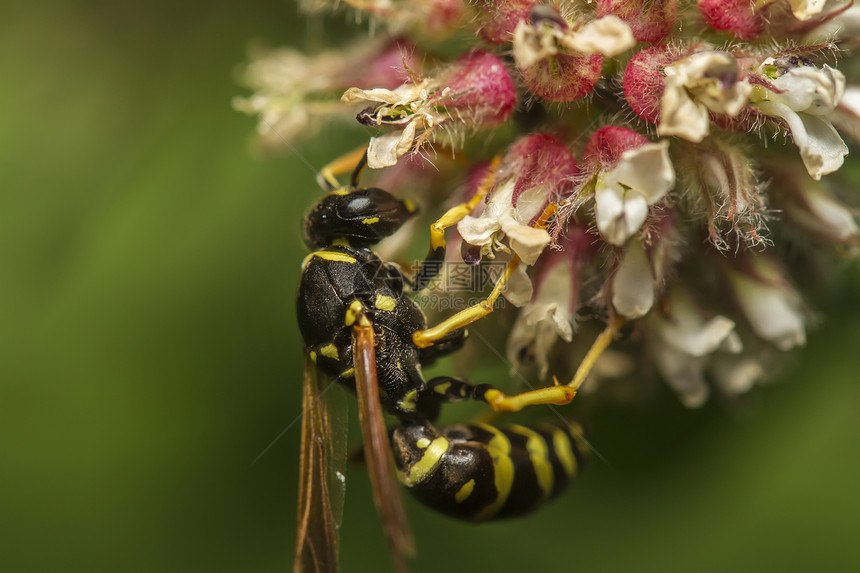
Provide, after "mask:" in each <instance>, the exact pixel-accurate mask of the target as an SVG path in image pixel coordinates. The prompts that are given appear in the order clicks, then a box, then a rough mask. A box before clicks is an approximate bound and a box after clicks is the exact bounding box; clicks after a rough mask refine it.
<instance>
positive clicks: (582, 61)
mask: <svg viewBox="0 0 860 573" xmlns="http://www.w3.org/2000/svg"><path fill="white" fill-rule="evenodd" d="M602 69H603V56H601V55H600V54H592V55H591V56H567V55H564V54H558V55H556V56H554V57H552V58H549V59H546V60H543V61H540V62H538V63H536V64H535V65H533V66H530V67H528V68H526V69H524V70H520V71H521V72H522V74H523V80H524V81H525V82H526V85H527V86H528V87H529V89H530V90H531V91H532V92H534V93H535V95H538V96H540V97H542V98H544V99H546V100H549V101H573V100H576V99H579V98H581V97H582V96H584V95H586V94H587V93H589V92H590V91H591V90H593V89H594V86H595V84H597V80H598V79H600V72H601V70H602Z"/></svg>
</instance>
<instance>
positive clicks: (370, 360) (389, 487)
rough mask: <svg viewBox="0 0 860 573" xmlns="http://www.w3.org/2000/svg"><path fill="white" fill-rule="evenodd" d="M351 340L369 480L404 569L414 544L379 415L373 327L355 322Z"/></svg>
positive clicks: (399, 567) (394, 552) (397, 566)
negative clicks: (406, 558)
mask: <svg viewBox="0 0 860 573" xmlns="http://www.w3.org/2000/svg"><path fill="white" fill-rule="evenodd" d="M358 322H361V321H358ZM352 342H353V344H352V348H353V361H354V363H355V389H356V394H357V395H358V413H359V417H360V421H361V433H362V438H363V440H364V456H365V461H366V462H367V469H368V473H369V474H370V483H371V485H372V486H373V496H374V500H375V501H376V507H377V508H379V513H380V515H381V516H382V525H383V528H384V530H385V535H386V537H387V538H388V544H389V546H390V548H391V554H392V558H393V559H394V566H395V569H396V570H397V571H399V572H405V571H406V560H405V557H406V556H407V555H411V554H412V553H414V551H415V549H414V547H415V545H414V542H413V540H412V532H411V530H410V529H409V523H408V522H407V520H406V512H405V511H404V509H403V501H402V499H401V497H400V484H399V483H398V482H397V478H396V477H395V473H394V463H393V461H392V459H391V444H390V442H389V440H388V430H387V429H386V427H385V420H384V419H383V415H382V405H381V404H380V403H379V383H378V380H377V377H376V340H375V336H374V332H373V326H372V325H371V324H369V323H368V324H365V325H360V324H358V323H356V326H354V327H353V334H352Z"/></svg>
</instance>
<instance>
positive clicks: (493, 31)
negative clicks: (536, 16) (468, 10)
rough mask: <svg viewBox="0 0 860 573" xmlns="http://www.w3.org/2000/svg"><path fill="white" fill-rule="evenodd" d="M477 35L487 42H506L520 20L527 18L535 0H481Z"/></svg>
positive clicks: (511, 37) (511, 36) (535, 2)
mask: <svg viewBox="0 0 860 573" xmlns="http://www.w3.org/2000/svg"><path fill="white" fill-rule="evenodd" d="M479 4H480V5H481V6H482V7H481V8H480V9H479V12H480V14H481V24H480V28H479V29H478V35H479V36H481V39H482V40H484V41H485V42H487V43H488V44H506V43H508V42H510V41H511V39H513V35H514V29H515V28H516V27H517V24H519V23H520V20H527V19H528V17H529V12H530V11H531V9H532V7H533V6H534V5H535V4H537V0H481V1H480V2H479Z"/></svg>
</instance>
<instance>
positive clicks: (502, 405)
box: [294, 161, 587, 572]
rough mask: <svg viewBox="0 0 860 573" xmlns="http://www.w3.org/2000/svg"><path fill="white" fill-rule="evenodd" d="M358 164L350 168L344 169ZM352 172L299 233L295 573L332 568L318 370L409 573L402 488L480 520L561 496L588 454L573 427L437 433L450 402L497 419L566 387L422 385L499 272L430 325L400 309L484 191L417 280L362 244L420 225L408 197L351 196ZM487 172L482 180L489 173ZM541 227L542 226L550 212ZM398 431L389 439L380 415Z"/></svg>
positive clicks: (432, 271)
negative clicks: (359, 444)
mask: <svg viewBox="0 0 860 573" xmlns="http://www.w3.org/2000/svg"><path fill="white" fill-rule="evenodd" d="M353 164H354V163H353ZM363 166H364V161H359V162H358V167H356V168H355V169H354V171H353V175H352V179H351V183H350V185H349V186H348V187H340V186H339V184H338V183H337V180H336V179H335V177H334V175H333V168H332V170H330V169H326V170H324V171H323V175H322V183H323V184H324V186H325V187H326V188H327V189H328V191H329V193H328V194H327V195H325V196H324V197H322V198H321V199H320V200H319V201H318V202H317V203H316V204H315V205H314V206H313V207H312V209H311V210H310V212H309V213H308V214H307V215H306V217H305V219H304V222H303V235H304V240H305V242H306V244H307V246H308V247H309V248H310V249H312V252H311V253H310V254H309V255H308V256H307V257H306V258H305V260H304V262H303V264H302V275H301V284H300V287H299V293H298V301H297V316H298V323H299V329H300V330H301V333H302V336H303V339H304V344H305V352H306V360H305V376H304V400H303V406H304V419H303V428H302V454H301V464H300V466H301V479H300V492H299V510H298V532H297V539H296V558H295V564H294V569H295V571H297V572H307V571H337V569H338V566H337V531H336V529H337V526H336V519H335V517H334V513H335V510H336V508H335V507H334V503H333V501H332V499H331V498H332V493H333V492H332V487H333V486H332V481H331V480H330V479H329V477H328V476H329V473H330V471H331V469H332V468H331V467H329V458H330V453H329V452H328V451H327V448H329V447H330V443H329V437H330V436H331V435H332V433H333V432H335V431H336V429H335V428H333V427H332V425H333V424H335V423H336V422H335V421H334V420H332V419H331V418H330V417H329V416H328V414H327V412H326V411H325V407H324V404H325V396H324V394H325V388H323V387H322V386H321V385H320V383H319V379H318V377H317V376H316V370H317V369H318V370H320V371H321V372H322V373H324V374H325V375H327V376H328V377H329V378H331V379H333V380H334V381H335V382H336V383H337V384H340V385H342V386H344V387H346V388H348V389H349V390H351V391H353V392H354V393H355V394H356V396H357V399H358V405H359V418H360V422H361V428H362V438H363V455H364V460H365V462H366V465H367V467H368V472H369V475H370V480H371V485H372V488H373V492H374V498H375V501H376V505H377V507H378V509H379V511H380V514H381V517H382V521H383V526H384V531H385V533H386V537H387V539H388V543H389V546H390V548H391V551H392V555H393V558H394V562H395V566H396V568H397V569H398V570H401V571H405V560H404V559H405V556H406V555H409V554H411V553H412V552H413V550H414V542H413V540H412V536H411V533H410V529H409V527H408V523H407V520H406V515H405V512H404V509H403V505H402V501H401V497H400V495H399V486H398V482H400V483H402V484H403V485H405V486H406V487H407V489H408V490H409V491H410V492H411V493H412V494H413V495H414V496H415V497H416V498H417V499H418V500H420V501H421V502H422V503H424V504H426V505H427V506H429V507H431V508H432V509H434V510H436V511H440V512H442V513H445V514H447V515H450V516H453V517H456V518H460V519H465V520H470V521H482V520H489V519H496V518H502V517H508V516H514V515H519V514H523V513H527V512H529V511H531V510H533V509H535V508H536V507H538V506H539V505H541V504H542V503H543V502H545V501H546V500H548V499H550V498H552V497H554V496H555V495H556V494H558V493H559V492H560V491H561V490H562V489H563V488H564V487H565V486H566V485H567V484H568V482H569V481H570V480H571V479H572V478H573V477H574V476H575V475H576V474H577V472H578V470H579V468H580V466H581V464H582V463H583V459H584V457H585V454H586V452H587V447H586V445H585V443H584V442H583V438H582V433H581V430H580V429H579V427H578V426H576V425H575V424H573V425H571V424H568V425H547V426H544V427H534V428H530V427H525V426H515V425H514V426H510V427H503V428H498V427H494V426H491V425H486V424H476V425H455V426H449V427H444V428H436V427H435V426H434V425H433V420H435V418H436V417H437V415H438V413H439V411H440V408H441V406H442V405H443V404H445V403H447V402H453V401H459V400H480V401H484V402H487V403H488V404H490V405H491V406H492V407H493V408H494V409H496V410H519V409H521V408H522V407H524V406H526V405H531V404H538V403H565V402H567V401H569V400H570V399H571V398H572V397H573V393H574V391H573V390H572V389H571V388H570V387H568V386H554V387H551V388H544V389H539V390H533V391H529V392H524V393H521V394H516V395H511V396H508V395H505V394H504V393H503V392H501V391H500V390H498V389H497V388H495V387H493V386H491V385H489V384H479V385H473V384H471V383H469V382H467V381H465V380H461V379H459V378H454V377H449V376H440V377H437V378H433V379H431V380H425V379H424V377H423V375H422V366H426V365H428V364H430V363H431V362H433V361H434V360H436V359H437V358H440V357H442V356H445V355H447V354H450V353H452V352H455V351H456V350H458V349H459V348H460V347H461V346H462V345H463V342H464V340H465V338H466V336H467V331H466V330H465V326H467V325H468V324H470V323H471V322H474V321H475V320H478V319H479V318H482V317H483V316H486V315H487V314H489V312H492V307H493V303H494V302H495V300H496V297H498V296H499V294H500V293H501V289H502V288H503V286H504V281H505V280H506V278H507V277H509V276H510V273H511V272H513V270H514V269H515V268H516V264H517V261H516V260H514V261H512V262H511V263H509V264H508V267H507V268H506V271H505V273H504V274H503V276H502V278H501V279H500V280H499V281H498V283H497V284H496V285H495V288H494V289H493V292H492V293H491V294H490V295H489V296H488V297H487V299H486V300H484V301H483V302H482V303H480V304H478V305H475V306H474V307H471V308H468V309H465V310H463V311H461V312H459V313H457V314H456V315H455V316H453V317H451V318H449V319H448V320H446V321H443V322H442V323H441V324H440V325H437V326H435V327H433V328H428V327H427V318H426V317H425V315H424V312H423V311H422V310H421V309H420V308H419V307H418V305H417V304H416V303H415V302H414V301H413V300H412V299H411V298H410V295H411V294H412V293H415V292H417V291H419V290H420V289H422V288H423V287H425V286H426V285H427V284H428V283H429V282H430V281H432V279H433V278H434V277H435V276H436V275H437V274H438V272H439V267H440V265H437V264H432V263H438V262H441V261H442V260H443V259H444V255H445V239H444V232H445V229H446V228H448V227H450V226H452V225H454V224H456V222H457V221H459V220H460V219H462V218H463V217H464V216H465V215H466V214H469V213H471V212H472V210H473V209H474V208H475V206H476V205H477V203H478V202H479V201H481V200H482V199H483V198H484V197H485V196H486V194H487V192H488V191H489V189H490V188H491V187H492V185H493V181H492V178H491V177H488V180H486V181H484V182H483V184H482V185H481V188H480V189H479V191H478V193H476V194H475V196H474V197H473V198H472V199H471V200H470V202H468V203H464V204H462V205H458V206H456V207H454V208H453V209H451V210H449V211H448V212H447V213H445V215H443V217H442V218H440V219H439V220H438V221H436V222H435V223H434V224H433V226H432V227H431V241H430V242H431V245H430V251H429V253H428V256H427V258H426V259H425V261H424V262H423V263H422V264H421V265H420V267H419V270H418V271H417V273H415V275H414V276H412V277H410V276H408V275H407V274H406V273H405V272H404V271H403V270H402V269H401V268H400V267H399V266H398V265H396V264H394V263H391V262H388V261H384V260H382V259H381V258H380V257H379V256H377V254H376V253H375V252H374V251H373V250H372V248H371V247H373V245H374V244H375V243H377V242H378V241H380V240H381V239H383V238H385V237H387V236H390V235H391V234H393V233H394V232H395V231H397V230H398V229H399V228H400V227H401V226H402V225H403V224H404V223H405V222H406V221H408V220H409V219H411V218H412V217H414V216H415V215H416V214H417V208H416V206H415V205H414V204H413V203H412V202H410V201H409V200H408V199H398V198H396V197H395V196H394V195H392V194H391V193H389V192H387V191H384V190H382V189H378V188H375V187H367V188H362V187H360V186H359V185H358V178H359V173H360V172H361V170H362V168H363ZM492 171H493V170H492V169H491V172H492ZM545 215H546V216H545V217H541V219H540V220H539V222H538V224H543V225H545V224H547V222H548V221H549V220H550V218H551V217H552V212H551V211H548V212H547V213H546V214H545ZM385 414H388V415H390V416H393V417H394V418H395V419H396V421H397V425H396V427H395V428H394V430H393V431H391V432H389V430H388V428H387V427H386V424H385V419H384V415H385Z"/></svg>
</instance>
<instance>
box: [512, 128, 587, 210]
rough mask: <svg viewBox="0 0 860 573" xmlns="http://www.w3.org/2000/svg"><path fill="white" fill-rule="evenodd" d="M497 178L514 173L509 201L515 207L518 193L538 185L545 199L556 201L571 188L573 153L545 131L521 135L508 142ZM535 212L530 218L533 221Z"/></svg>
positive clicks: (574, 167)
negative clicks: (514, 181)
mask: <svg viewBox="0 0 860 573" xmlns="http://www.w3.org/2000/svg"><path fill="white" fill-rule="evenodd" d="M500 171H501V172H500V174H499V178H500V179H505V178H507V177H512V176H513V177H517V179H516V184H515V185H514V194H513V205H514V208H516V207H517V203H518V201H519V200H520V197H521V196H523V195H524V194H525V193H526V192H527V191H531V190H535V189H541V190H544V191H545V192H546V200H545V201H544V204H543V205H542V206H541V211H543V207H546V204H548V203H549V200H555V201H558V200H559V199H561V198H563V197H566V196H567V195H569V194H570V192H571V191H572V190H573V180H574V178H576V176H577V175H579V167H578V166H577V164H576V159H575V158H574V157H573V154H572V153H571V152H570V150H569V149H568V148H567V146H565V145H564V143H562V142H561V141H559V140H558V139H556V138H555V137H553V136H552V135H548V134H546V133H538V134H536V135H530V136H528V137H524V138H523V139H520V140H519V141H518V142H516V143H515V144H514V145H512V146H511V148H510V150H509V151H508V153H507V154H506V155H505V161H504V162H503V164H502V168H501V170H500ZM539 216H540V213H538V214H537V215H536V216H535V217H533V218H532V220H531V221H530V224H532V223H534V222H535V220H536V219H537V217H539Z"/></svg>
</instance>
